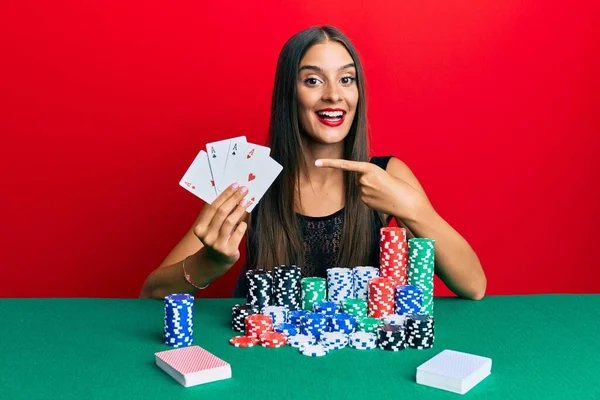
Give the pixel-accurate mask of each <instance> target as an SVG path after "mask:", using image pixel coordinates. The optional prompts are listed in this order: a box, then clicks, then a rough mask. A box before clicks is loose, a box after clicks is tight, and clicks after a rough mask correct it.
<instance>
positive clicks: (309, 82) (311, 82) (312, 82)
mask: <svg viewBox="0 0 600 400" xmlns="http://www.w3.org/2000/svg"><path fill="white" fill-rule="evenodd" d="M304 83H306V84H307V85H310V86H312V85H316V84H317V83H319V80H318V79H316V78H307V79H305V80H304Z"/></svg>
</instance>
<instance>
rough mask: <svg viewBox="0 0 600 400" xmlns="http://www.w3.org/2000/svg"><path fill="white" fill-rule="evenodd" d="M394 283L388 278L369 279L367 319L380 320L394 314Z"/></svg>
mask: <svg viewBox="0 0 600 400" xmlns="http://www.w3.org/2000/svg"><path fill="white" fill-rule="evenodd" d="M394 294H395V286H394V281H392V280H391V279H390V278H383V277H375V278H371V279H369V296H368V297H369V300H368V304H367V306H368V314H369V317H374V318H381V317H383V316H385V315H389V314H393V313H394Z"/></svg>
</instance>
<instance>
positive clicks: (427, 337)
mask: <svg viewBox="0 0 600 400" xmlns="http://www.w3.org/2000/svg"><path fill="white" fill-rule="evenodd" d="M433 322H434V319H433V317H432V316H430V315H416V314H411V315H408V316H407V319H406V343H407V344H408V346H409V347H410V348H412V349H420V350H421V349H430V348H432V347H433V342H434V338H435V335H434V329H433V326H434V324H433Z"/></svg>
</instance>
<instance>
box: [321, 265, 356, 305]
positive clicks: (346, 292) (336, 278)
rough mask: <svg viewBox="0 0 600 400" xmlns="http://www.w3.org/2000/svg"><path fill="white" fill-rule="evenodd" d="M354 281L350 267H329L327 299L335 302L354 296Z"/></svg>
mask: <svg viewBox="0 0 600 400" xmlns="http://www.w3.org/2000/svg"><path fill="white" fill-rule="evenodd" d="M353 292H354V282H353V280H352V270H351V269H349V268H329V269H328V270H327V299H328V300H329V301H333V302H334V303H340V302H341V301H342V300H344V299H347V298H349V297H352V296H353V294H354V293H353Z"/></svg>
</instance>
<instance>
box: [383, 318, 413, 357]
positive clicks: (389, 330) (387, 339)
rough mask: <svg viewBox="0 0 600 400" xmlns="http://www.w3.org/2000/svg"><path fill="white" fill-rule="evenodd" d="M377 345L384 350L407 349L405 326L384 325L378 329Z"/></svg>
mask: <svg viewBox="0 0 600 400" xmlns="http://www.w3.org/2000/svg"><path fill="white" fill-rule="evenodd" d="M377 346H378V347H379V348H380V349H382V350H388V351H400V350H404V349H406V347H407V346H408V345H407V343H406V334H405V331H404V327H403V326H398V325H387V324H386V325H382V326H380V327H379V328H378V329H377Z"/></svg>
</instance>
